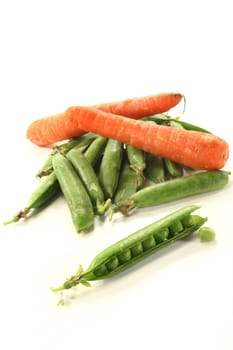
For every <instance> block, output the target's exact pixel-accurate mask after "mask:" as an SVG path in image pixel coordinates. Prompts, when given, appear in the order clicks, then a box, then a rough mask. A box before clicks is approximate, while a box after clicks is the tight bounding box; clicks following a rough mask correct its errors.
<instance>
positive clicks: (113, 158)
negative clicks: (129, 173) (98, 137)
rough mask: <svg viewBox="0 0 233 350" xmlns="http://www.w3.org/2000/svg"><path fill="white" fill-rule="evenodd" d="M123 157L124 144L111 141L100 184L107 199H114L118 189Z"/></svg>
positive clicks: (100, 173) (103, 163) (106, 150)
mask: <svg viewBox="0 0 233 350" xmlns="http://www.w3.org/2000/svg"><path fill="white" fill-rule="evenodd" d="M122 156H123V144H122V143H121V142H118V141H116V140H113V139H109V140H108V142H107V145H106V147H105V150H104V154H103V158H102V160H101V163H100V169H99V182H100V186H101V187H102V189H103V192H104V195H105V198H113V196H114V193H115V191H116V188H117V184H118V180H119V176H120V170H121V163H122Z"/></svg>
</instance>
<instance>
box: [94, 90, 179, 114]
mask: <svg viewBox="0 0 233 350" xmlns="http://www.w3.org/2000/svg"><path fill="white" fill-rule="evenodd" d="M182 98H184V96H183V95H181V94H180V93H162V94H157V95H151V96H142V97H135V98H131V99H127V100H123V101H120V102H110V103H102V104H100V105H97V106H95V107H96V108H98V109H100V110H102V111H104V112H108V113H113V114H119V115H123V116H124V117H129V118H133V119H140V118H143V117H145V116H149V115H152V114H158V113H163V112H167V111H169V110H170V109H171V108H173V107H175V106H176V105H177V104H178V103H179V102H180V101H181V100H182Z"/></svg>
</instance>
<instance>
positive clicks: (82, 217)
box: [52, 153, 94, 233]
mask: <svg viewBox="0 0 233 350" xmlns="http://www.w3.org/2000/svg"><path fill="white" fill-rule="evenodd" d="M52 165H53V169H54V172H55V175H56V177H57V180H58V182H59V185H60V188H61V190H62V192H63V194H64V197H65V199H66V202H67V204H68V206H69V209H70V213H71V216H72V220H73V223H74V226H75V229H76V231H77V232H78V233H79V232H81V231H84V230H88V229H90V228H92V227H93V225H94V210H93V206H92V202H91V199H90V197H89V195H88V193H87V191H86V189H85V187H84V185H83V183H82V181H81V180H80V178H79V176H78V174H77V172H76V171H75V169H74V168H73V166H72V164H71V162H70V161H69V160H68V159H67V158H66V157H65V156H64V155H62V154H60V153H57V154H55V155H54V156H53V160H52Z"/></svg>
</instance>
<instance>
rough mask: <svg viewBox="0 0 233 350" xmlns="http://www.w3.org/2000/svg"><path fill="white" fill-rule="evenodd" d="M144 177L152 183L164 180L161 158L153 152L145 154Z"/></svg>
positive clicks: (163, 167) (164, 174)
mask: <svg viewBox="0 0 233 350" xmlns="http://www.w3.org/2000/svg"><path fill="white" fill-rule="evenodd" d="M144 173H145V177H146V178H147V179H148V180H149V181H152V182H154V183H158V182H163V181H165V180H166V173H165V166H164V162H163V158H161V157H158V156H156V155H154V154H151V153H147V154H146V168H145V171H144Z"/></svg>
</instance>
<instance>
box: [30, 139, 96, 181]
mask: <svg viewBox="0 0 233 350" xmlns="http://www.w3.org/2000/svg"><path fill="white" fill-rule="evenodd" d="M96 137H97V136H95V135H93V134H91V133H87V134H85V135H82V136H80V137H77V138H73V139H70V140H68V141H65V142H64V143H62V144H60V145H57V146H54V147H53V149H52V152H51V153H50V155H49V156H48V158H47V159H46V161H45V163H44V164H43V166H42V167H41V169H40V170H39V172H38V173H37V175H36V177H37V178H41V177H43V176H47V175H49V174H50V173H51V172H52V171H53V166H52V158H53V155H54V154H56V153H57V152H59V153H62V154H66V153H67V152H69V150H71V149H72V148H73V147H79V149H80V150H81V151H85V149H86V148H87V147H88V146H89V145H90V144H91V143H92V142H94V140H95V139H96Z"/></svg>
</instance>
